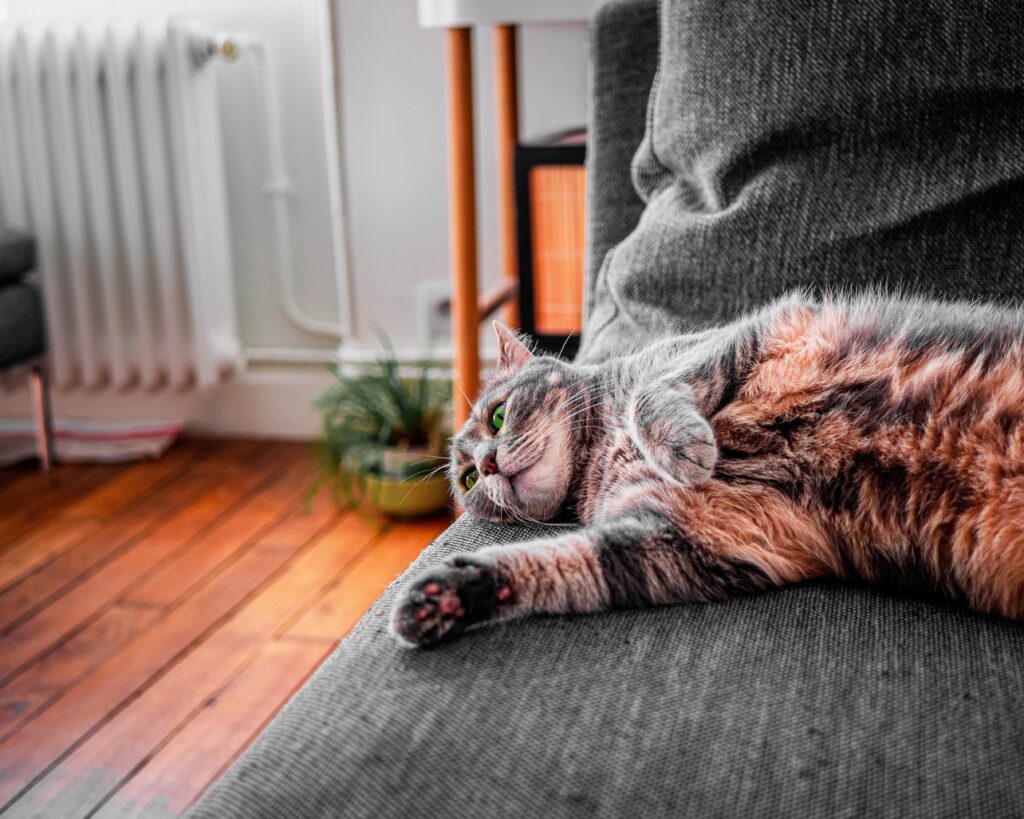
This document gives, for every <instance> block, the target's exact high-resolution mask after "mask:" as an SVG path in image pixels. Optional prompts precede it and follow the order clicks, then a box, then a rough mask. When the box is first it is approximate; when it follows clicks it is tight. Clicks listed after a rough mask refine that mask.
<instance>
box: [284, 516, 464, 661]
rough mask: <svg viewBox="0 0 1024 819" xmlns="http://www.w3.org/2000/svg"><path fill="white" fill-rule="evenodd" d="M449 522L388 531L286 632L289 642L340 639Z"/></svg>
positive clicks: (432, 520) (439, 521) (417, 523)
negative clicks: (371, 550) (291, 640)
mask: <svg viewBox="0 0 1024 819" xmlns="http://www.w3.org/2000/svg"><path fill="white" fill-rule="evenodd" d="M449 522H450V521H447V520H444V519H431V520H426V521H417V522H414V523H407V524H405V525H403V526H397V527H395V528H393V529H391V530H390V531H389V532H387V533H386V534H385V535H384V536H383V537H382V538H381V540H380V542H379V543H378V544H377V545H376V546H375V548H374V550H373V552H372V553H371V554H368V555H366V556H365V557H364V558H363V559H362V560H360V561H359V562H358V563H357V564H356V565H355V566H353V567H352V569H351V570H350V571H348V572H346V573H345V574H344V575H342V576H341V577H340V578H339V579H338V582H337V583H335V584H333V585H332V586H331V588H330V589H329V590H328V592H327V594H325V595H324V597H323V598H321V599H320V601H319V602H317V603H316V605H314V606H313V607H312V608H310V609H309V610H308V611H306V612H305V613H304V614H303V615H302V616H301V617H300V618H299V619H298V620H296V622H294V623H293V624H291V625H290V626H289V628H288V629H287V630H286V631H285V633H284V635H283V636H284V637H285V638H287V639H293V640H294V639H299V640H314V641H320V640H330V639H334V640H339V639H340V638H342V637H344V636H345V635H346V634H348V633H349V631H351V630H352V627H353V626H355V624H356V623H357V622H358V621H359V618H360V617H362V616H363V613H364V612H365V611H366V610H367V609H368V608H369V607H370V604H371V603H373V601H374V600H376V599H377V597H378V596H379V595H380V593H381V592H382V591H384V589H385V588H387V586H388V584H389V583H391V581H393V580H394V579H395V578H396V577H398V575H400V574H401V573H402V572H403V571H404V570H405V568H406V567H407V566H408V565H409V564H410V563H412V561H414V560H415V559H416V558H417V557H418V556H419V554H420V552H422V551H423V549H424V548H426V546H427V544H428V543H430V542H431V541H432V540H433V539H434V538H436V537H437V536H438V535H439V534H441V532H443V531H444V529H445V527H446V526H447V525H448V523H449Z"/></svg>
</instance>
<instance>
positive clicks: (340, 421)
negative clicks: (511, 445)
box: [315, 335, 451, 517]
mask: <svg viewBox="0 0 1024 819" xmlns="http://www.w3.org/2000/svg"><path fill="white" fill-rule="evenodd" d="M381 342H382V346H383V352H382V354H381V356H380V357H379V358H378V359H377V360H376V361H373V362H370V363H367V364H365V365H359V366H357V367H354V368H352V369H351V370H345V371H342V370H341V369H340V368H339V367H338V366H336V365H329V366H328V369H329V370H330V371H331V373H332V374H333V375H334V377H335V379H336V383H334V384H332V385H331V387H329V388H328V389H327V390H326V391H325V392H324V393H323V394H322V395H321V396H320V397H319V398H318V399H317V400H316V404H315V406H316V408H317V409H318V410H319V411H320V413H321V415H322V417H323V441H322V446H321V451H322V453H323V464H324V468H323V472H322V474H321V478H320V481H319V482H318V483H317V487H316V488H317V489H319V488H320V487H321V486H323V485H324V484H325V483H330V484H332V485H333V486H334V487H335V489H336V492H337V496H338V497H339V499H341V498H344V499H346V500H347V501H349V502H354V501H355V500H357V499H359V498H360V497H367V498H368V499H369V500H370V502H371V503H373V505H374V506H376V507H377V508H378V509H379V510H380V511H381V512H383V513H385V514H388V515H394V516H398V517H412V516H416V515H425V514H429V513H431V512H436V511H438V510H439V509H441V508H443V507H444V506H445V505H446V504H447V503H448V499H449V494H448V480H447V477H446V475H445V470H444V466H445V465H446V463H447V459H446V456H445V450H444V448H445V442H446V439H447V434H448V433H447V428H448V423H447V410H448V406H449V404H450V400H449V398H450V395H451V381H450V379H447V378H434V377H431V371H432V370H433V369H434V368H435V367H436V366H437V363H438V362H436V361H432V360H429V359H424V360H421V361H416V362H412V363H410V364H406V365H400V364H399V362H398V360H397V358H396V357H395V354H394V350H393V348H392V347H391V344H390V342H389V341H388V340H387V338H386V337H384V336H383V335H381Z"/></svg>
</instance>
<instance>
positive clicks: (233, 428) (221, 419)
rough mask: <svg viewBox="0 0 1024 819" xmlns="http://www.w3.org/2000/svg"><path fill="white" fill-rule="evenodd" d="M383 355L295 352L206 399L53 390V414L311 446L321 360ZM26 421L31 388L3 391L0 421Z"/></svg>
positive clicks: (326, 381)
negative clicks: (176, 425) (170, 424)
mask: <svg viewBox="0 0 1024 819" xmlns="http://www.w3.org/2000/svg"><path fill="white" fill-rule="evenodd" d="M261 352H263V351H261ZM448 352H449V351H448V350H447V348H441V349H435V350H430V349H401V350H397V351H396V357H397V358H398V360H399V361H400V362H415V361H418V360H422V359H424V358H441V359H443V358H445V357H447V354H448ZM481 353H482V356H481V358H482V360H483V362H484V365H485V366H487V365H489V364H490V363H491V362H492V361H493V360H494V357H495V354H496V351H495V350H493V349H491V348H489V347H485V348H484V349H483V350H482V351H481ZM379 354H380V352H379V350H377V349H374V348H369V347H366V348H364V347H352V348H349V349H346V350H345V354H344V355H343V356H335V355H331V354H330V353H327V354H326V355H325V354H324V353H323V352H320V351H313V352H307V351H301V350H299V351H292V352H290V353H288V354H287V355H286V356H282V361H281V362H280V363H265V364H255V363H254V364H250V366H249V368H248V369H246V370H244V371H242V372H240V373H238V374H237V375H235V376H234V377H233V378H231V379H230V380H229V381H228V382H227V383H225V384H224V385H223V386H220V387H217V388H216V389H214V390H212V391H211V392H210V393H209V394H201V393H197V392H195V391H194V390H189V391H186V392H180V393H178V392H174V391H172V390H157V391H154V392H151V393H147V392H145V391H143V390H129V391H127V392H117V391H115V390H107V389H104V390H98V391H96V392H88V391H85V390H67V391H61V390H55V391H54V392H53V414H54V417H55V418H58V419H59V418H75V419H78V420H87V421H110V422H117V421H179V422H182V423H184V424H185V428H186V430H187V431H188V432H192V433H197V434H202V435H210V436H213V437H217V438H230V437H236V438H266V439H271V440H295V441H307V440H313V439H315V438H317V437H318V436H319V434H320V419H319V418H318V417H317V414H316V411H315V410H314V409H313V407H312V404H313V401H314V400H315V399H316V397H317V396H318V395H320V393H321V392H323V391H324V390H325V389H326V388H327V387H329V386H330V385H331V383H332V380H333V376H332V375H331V374H330V373H329V372H327V370H325V369H324V367H323V365H322V364H320V363H317V362H319V361H323V360H324V359H326V360H334V361H335V362H337V363H339V364H341V366H342V369H343V370H344V369H345V368H346V367H358V366H359V365H360V364H365V363H367V362H369V361H373V360H375V359H376V358H377V356H378V355H379ZM268 358H269V356H268ZM29 417H31V409H30V406H29V396H28V390H27V388H26V387H25V386H21V387H15V388H13V389H3V388H2V386H0V418H11V419H23V418H29Z"/></svg>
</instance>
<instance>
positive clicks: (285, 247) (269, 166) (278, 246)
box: [198, 34, 344, 339]
mask: <svg viewBox="0 0 1024 819" xmlns="http://www.w3.org/2000/svg"><path fill="white" fill-rule="evenodd" d="M245 53H250V54H252V55H253V57H254V60H255V62H254V65H255V66H256V75H257V82H258V85H259V88H260V93H259V94H258V99H259V106H260V114H261V119H262V120H263V124H264V135H265V139H264V143H263V145H264V163H265V166H266V170H267V176H268V178H267V180H266V182H264V184H263V191H264V193H266V194H267V195H268V196H269V197H270V204H271V215H272V220H273V224H274V239H275V241H274V256H275V260H276V268H277V281H278V287H279V290H280V296H281V301H282V304H283V306H284V309H285V313H286V314H287V315H288V318H289V319H291V321H292V322H293V323H294V324H295V325H296V326H297V327H300V328H302V329H303V330H306V331H307V332H309V333H314V334H316V335H323V336H329V337H331V338H336V339H338V338H341V337H342V336H343V334H344V333H343V329H342V326H341V324H340V323H336V322H330V321H324V320H322V319H318V318H315V317H313V316H311V315H309V313H307V312H306V311H305V310H304V309H303V308H302V307H301V306H300V305H299V302H298V298H297V297H296V295H295V265H294V258H293V255H292V226H291V212H290V202H289V198H290V197H291V194H292V184H291V180H289V178H288V172H287V169H286V167H285V159H284V147H283V145H282V143H281V127H280V126H281V117H280V109H279V107H278V102H277V88H276V86H275V84H274V75H273V72H272V71H271V65H270V54H269V52H268V50H267V46H266V43H264V42H263V40H261V39H260V38H258V37H256V36H255V35H252V34H237V35H221V36H218V37H217V38H216V39H215V40H214V41H213V42H211V43H210V44H209V51H208V52H207V53H206V55H203V54H200V55H198V56H199V57H200V59H202V57H203V56H212V55H213V54H218V55H220V56H221V57H222V58H224V59H227V60H235V59H237V58H238V57H239V56H241V55H242V54H245ZM336 285H337V286H338V287H339V288H340V287H341V283H340V282H336ZM338 301H339V303H340V302H341V295H340V293H339V299H338Z"/></svg>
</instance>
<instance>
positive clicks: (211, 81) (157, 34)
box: [0, 21, 240, 389]
mask: <svg viewBox="0 0 1024 819" xmlns="http://www.w3.org/2000/svg"><path fill="white" fill-rule="evenodd" d="M213 43H214V39H213V36H212V33H211V32H209V31H208V30H205V29H204V28H203V27H202V26H200V25H198V24H196V23H192V22H184V21H171V22H169V23H143V24H140V25H138V26H120V25H111V26H105V27H91V26H61V25H54V26H50V27H48V28H45V29H40V28H35V27H31V26H4V27H0V224H3V223H6V224H8V225H10V226H13V227H24V228H26V229H28V230H29V231H30V232H31V233H33V234H34V235H35V236H36V238H37V241H38V247H39V253H40V261H39V274H40V277H41V282H42V287H43V294H44V301H45V306H46V312H47V324H48V327H49V337H50V361H51V372H52V375H53V379H54V381H55V382H56V384H57V385H58V386H59V387H63V388H68V387H75V386H79V387H85V388H87V389H99V388H102V387H113V388H116V389H128V388H131V387H141V388H145V389H154V388H157V387H161V386H169V387H172V388H177V389H182V388H186V387H189V386H196V387H198V388H201V389H205V388H209V387H212V386H214V385H215V384H217V383H218V382H219V381H220V380H221V379H222V378H223V377H224V376H225V374H227V373H228V372H230V371H231V369H232V368H233V367H235V366H236V365H237V362H238V361H239V358H240V345H239V340H238V330H237V322H236V308H235V298H234V292H233V284H232V262H231V247H230V234H229V223H228V208H227V196H226V192H225V179H224V162H223V148H222V141H221V134H220V119H219V112H218V108H217V89H216V82H215V77H214V76H213V74H214V70H213V66H212V65H210V61H209V59H208V57H209V56H210V54H211V50H212V47H213Z"/></svg>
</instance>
